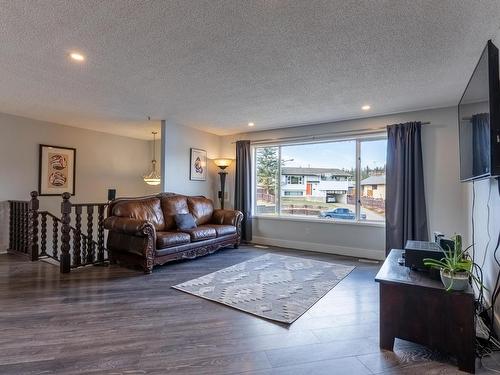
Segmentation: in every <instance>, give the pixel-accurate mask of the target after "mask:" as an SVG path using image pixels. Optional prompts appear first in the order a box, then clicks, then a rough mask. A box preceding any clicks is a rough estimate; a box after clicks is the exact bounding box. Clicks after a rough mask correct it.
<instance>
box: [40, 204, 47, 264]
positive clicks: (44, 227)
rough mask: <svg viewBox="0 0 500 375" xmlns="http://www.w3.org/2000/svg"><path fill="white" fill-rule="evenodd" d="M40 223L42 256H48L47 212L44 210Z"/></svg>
mask: <svg viewBox="0 0 500 375" xmlns="http://www.w3.org/2000/svg"><path fill="white" fill-rule="evenodd" d="M41 215H42V219H41V223H40V256H47V213H46V212H42V213H41Z"/></svg>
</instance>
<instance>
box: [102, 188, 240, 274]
mask: <svg viewBox="0 0 500 375" xmlns="http://www.w3.org/2000/svg"><path fill="white" fill-rule="evenodd" d="M186 213H191V214H192V215H193V217H194V219H195V222H196V225H197V227H196V228H193V229H188V230H184V231H180V230H178V228H177V226H176V223H175V215H176V214H186ZM242 219H243V214H242V213H241V212H240V211H235V210H220V209H214V205H213V202H212V201H211V200H210V199H207V198H205V197H202V196H198V197H190V196H185V195H180V194H173V193H160V194H158V195H152V196H146V197H138V198H119V199H116V200H114V201H112V202H111V203H110V204H109V206H108V217H107V218H106V220H105V221H104V227H105V228H106V229H108V230H109V233H108V240H107V248H108V253H109V259H110V262H111V263H120V264H124V265H129V266H134V265H139V266H141V267H142V268H143V269H144V271H145V272H146V273H151V272H152V270H153V266H155V265H160V264H164V263H166V262H169V261H173V260H177V259H192V258H196V257H198V256H202V255H206V254H210V253H213V252H214V251H217V250H218V249H220V248H222V247H225V246H231V245H232V246H234V247H235V248H237V247H238V246H239V244H240V239H241V221H242Z"/></svg>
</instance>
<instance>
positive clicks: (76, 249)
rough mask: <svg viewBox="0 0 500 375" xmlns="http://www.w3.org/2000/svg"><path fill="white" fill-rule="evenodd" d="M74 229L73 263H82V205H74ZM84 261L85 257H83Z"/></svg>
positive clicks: (76, 264) (77, 264) (78, 264)
mask: <svg viewBox="0 0 500 375" xmlns="http://www.w3.org/2000/svg"><path fill="white" fill-rule="evenodd" d="M75 229H76V230H75V231H74V233H73V265H75V266H80V265H81V264H82V247H81V240H82V206H75ZM83 260H84V261H85V258H84V259H83Z"/></svg>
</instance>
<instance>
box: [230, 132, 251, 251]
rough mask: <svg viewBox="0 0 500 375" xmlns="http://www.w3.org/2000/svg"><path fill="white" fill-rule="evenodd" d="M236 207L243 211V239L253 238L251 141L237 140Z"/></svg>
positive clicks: (249, 239) (247, 240)
mask: <svg viewBox="0 0 500 375" xmlns="http://www.w3.org/2000/svg"><path fill="white" fill-rule="evenodd" d="M234 208H235V209H237V210H240V211H241V212H243V215H244V218H243V222H242V224H241V239H242V240H243V241H246V242H249V241H251V240H252V217H251V210H252V160H251V155H250V141H238V142H236V177H235V194H234Z"/></svg>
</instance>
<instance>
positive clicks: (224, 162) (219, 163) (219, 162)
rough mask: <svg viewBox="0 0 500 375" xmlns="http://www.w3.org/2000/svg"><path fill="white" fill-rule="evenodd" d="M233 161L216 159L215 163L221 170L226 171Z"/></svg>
mask: <svg viewBox="0 0 500 375" xmlns="http://www.w3.org/2000/svg"><path fill="white" fill-rule="evenodd" d="M231 162H232V160H231V159H214V163H215V165H216V166H218V167H219V168H221V169H226V168H227V167H229V166H230V165H231Z"/></svg>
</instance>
